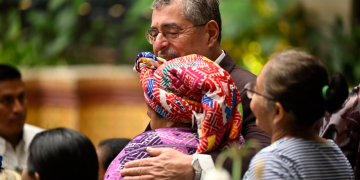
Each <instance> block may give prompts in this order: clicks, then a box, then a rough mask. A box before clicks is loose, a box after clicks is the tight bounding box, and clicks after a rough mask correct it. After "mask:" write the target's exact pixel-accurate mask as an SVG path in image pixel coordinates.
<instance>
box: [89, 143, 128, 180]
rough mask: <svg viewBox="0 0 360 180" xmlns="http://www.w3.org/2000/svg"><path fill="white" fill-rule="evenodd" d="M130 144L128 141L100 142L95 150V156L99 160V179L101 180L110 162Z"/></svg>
mask: <svg viewBox="0 0 360 180" xmlns="http://www.w3.org/2000/svg"><path fill="white" fill-rule="evenodd" d="M129 142H130V139H124V138H114V139H106V140H104V141H101V142H100V143H99V145H98V146H97V148H96V154H97V156H98V160H99V178H98V180H103V179H104V175H105V171H106V169H107V168H108V167H109V165H110V163H111V161H113V159H115V157H116V156H117V155H118V154H119V153H120V152H121V151H122V150H123V149H124V147H125V146H126V145H127V144H128V143H129Z"/></svg>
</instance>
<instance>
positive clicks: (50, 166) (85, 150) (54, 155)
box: [28, 128, 99, 180]
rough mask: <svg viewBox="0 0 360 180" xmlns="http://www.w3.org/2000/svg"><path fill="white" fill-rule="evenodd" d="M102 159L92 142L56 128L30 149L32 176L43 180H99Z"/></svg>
mask: <svg viewBox="0 0 360 180" xmlns="http://www.w3.org/2000/svg"><path fill="white" fill-rule="evenodd" d="M98 170H99V165H98V159H97V155H96V151H95V148H94V146H93V144H92V143H91V141H90V140H89V139H88V138H87V137H86V136H84V135H83V134H81V133H79V132H76V131H73V130H70V129H67V128H56V129H52V130H46V131H43V132H41V133H39V134H37V135H36V136H35V137H34V139H33V140H32V142H31V144H30V147H29V159H28V172H29V176H31V177H34V174H35V172H37V173H38V174H39V176H40V178H41V180H64V179H67V180H79V179H86V180H97V178H98Z"/></svg>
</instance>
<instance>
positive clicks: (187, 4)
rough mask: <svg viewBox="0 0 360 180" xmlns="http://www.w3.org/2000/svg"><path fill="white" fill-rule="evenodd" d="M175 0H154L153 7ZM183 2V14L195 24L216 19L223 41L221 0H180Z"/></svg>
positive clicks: (158, 8)
mask: <svg viewBox="0 0 360 180" xmlns="http://www.w3.org/2000/svg"><path fill="white" fill-rule="evenodd" d="M173 1H174V0H154V2H153V4H152V6H151V8H152V9H154V10H160V9H161V8H162V7H163V6H166V5H169V4H171V2H173ZM179 1H182V2H183V8H182V15H183V16H184V18H185V19H187V20H189V21H191V22H193V23H194V26H197V25H201V24H205V23H207V22H209V21H211V20H214V21H215V22H216V23H217V24H218V26H219V37H218V39H217V41H218V42H219V43H220V42H221V15H220V10H219V4H220V3H219V0H179Z"/></svg>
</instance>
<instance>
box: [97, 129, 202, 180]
mask: <svg viewBox="0 0 360 180" xmlns="http://www.w3.org/2000/svg"><path fill="white" fill-rule="evenodd" d="M198 143H199V137H198V134H197V132H196V130H195V129H193V128H161V129H156V130H151V131H146V132H143V133H141V134H140V135H137V136H136V137H135V138H134V139H133V140H131V141H130V142H129V144H127V145H126V147H125V148H124V149H123V150H122V151H121V152H120V153H119V154H118V155H117V156H116V158H115V159H114V160H113V161H112V162H111V164H110V165H109V167H108V169H107V171H106V173H105V176H104V179H105V180H122V179H123V178H122V177H121V175H120V171H121V169H123V168H124V165H125V163H127V162H129V161H133V160H136V159H143V158H148V157H150V155H149V154H148V153H147V151H146V148H147V147H153V148H173V149H175V150H178V151H180V152H182V153H184V154H189V155H191V154H194V153H195V152H196V148H197V145H198Z"/></svg>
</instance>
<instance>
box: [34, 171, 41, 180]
mask: <svg viewBox="0 0 360 180" xmlns="http://www.w3.org/2000/svg"><path fill="white" fill-rule="evenodd" d="M35 180H40V175H39V173H37V172H35Z"/></svg>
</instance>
